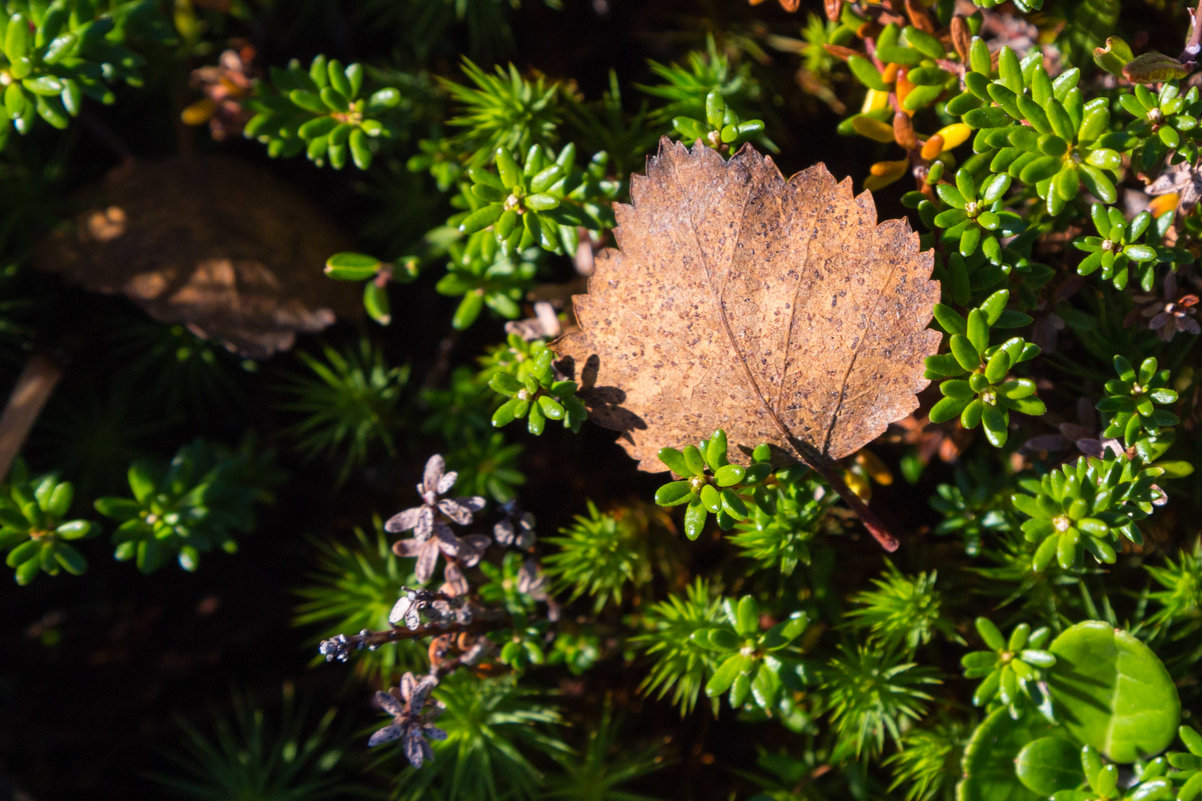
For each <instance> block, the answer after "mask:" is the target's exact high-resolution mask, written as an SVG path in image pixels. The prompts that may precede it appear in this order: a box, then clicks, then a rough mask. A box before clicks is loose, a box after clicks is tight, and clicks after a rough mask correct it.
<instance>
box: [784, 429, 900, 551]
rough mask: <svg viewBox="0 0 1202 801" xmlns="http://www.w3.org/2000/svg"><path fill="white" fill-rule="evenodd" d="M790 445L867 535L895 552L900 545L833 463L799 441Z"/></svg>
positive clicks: (793, 441) (886, 548)
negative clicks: (848, 484)
mask: <svg viewBox="0 0 1202 801" xmlns="http://www.w3.org/2000/svg"><path fill="white" fill-rule="evenodd" d="M791 444H792V445H793V449H794V450H795V451H797V455H798V456H800V457H801V458H802V461H804V462H805V463H806V464H808V465H809V466H810V467H812V468H813V469H814V470H815V471H816V472H817V473H818V475H820V476H822V477H823V478H824V479H826V483H827V484H829V485H830V486H831V489H833V490H834V491H835V492H837V493H839V497H840V498H842V499H843V501H844V502H845V503H846V504H847V505H848V506H850V507H851V510H852V511H853V512H855V513H856V517H858V518H860V522H861V523H863V524H864V528H866V529H868V533H869V534H871V535H872V537H873V539H875V540H876V541H877V542H878V543H880V545H881V547H882V548H884V549H885V550H886V551H889V552H890V553H892V552H893V551H896V550H897V549H898V546H899V545H900V543H899V542H898V541H897V537H894V536H893V534H892V533H890V531H889V527H888V526H886V525H885V524H884V523H883V522H882V521H881V519H880V518H879V517H877V516H876V512H874V511H872V509H870V508H869V507H868V504H866V503H864V501H862V500H861V499H860V496H859V495H856V494H855V493H854V492H852V490H851V487H849V486H847V482H846V481H844V480H843V476H841V475H839V468H838V467H836V466H835V463H834V462H832V461H831V460H830V459H828V458H827V457H825V456H824V455H822V454H821V453H819V452H818V451H817V450H815V449H814V448H812V447H810V446H808V445H806V444H805V443H804V442H801V441H800V440H796V439H794V440H792V442H791Z"/></svg>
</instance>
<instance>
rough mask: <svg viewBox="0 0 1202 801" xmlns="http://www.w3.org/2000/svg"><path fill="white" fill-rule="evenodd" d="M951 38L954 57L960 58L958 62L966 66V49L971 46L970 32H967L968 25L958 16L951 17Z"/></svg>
mask: <svg viewBox="0 0 1202 801" xmlns="http://www.w3.org/2000/svg"><path fill="white" fill-rule="evenodd" d="M951 37H952V47H953V48H955V50H956V55H958V56H960V60H961V61H963V62H964V63H965V64H967V63H968V48H969V46H971V45H972V32H971V31H969V30H968V23H967V22H966V21H965V19H964V17H962V16H961V15H959V14H957V15H955V16H954V17H952V24H951Z"/></svg>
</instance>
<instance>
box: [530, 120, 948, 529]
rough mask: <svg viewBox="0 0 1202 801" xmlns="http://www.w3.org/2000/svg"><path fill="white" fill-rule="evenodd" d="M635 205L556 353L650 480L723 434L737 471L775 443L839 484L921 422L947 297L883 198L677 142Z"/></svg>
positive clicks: (746, 152)
mask: <svg viewBox="0 0 1202 801" xmlns="http://www.w3.org/2000/svg"><path fill="white" fill-rule="evenodd" d="M631 200H632V203H631V205H621V204H619V205H616V206H615V214H616V217H617V221H618V227H617V229H616V231H615V232H614V236H615V239H616V242H617V245H618V249H609V250H606V251H604V252H602V253H601V254H600V255H599V257H598V258H597V262H596V271H595V272H594V274H593V275H592V277H590V279H589V284H588V288H589V292H588V294H587V295H576V296H574V298H573V302H574V305H575V309H576V319H577V321H578V322H579V325H580V328H579V329H577V330H575V331H572V332H570V333H569V334H567V335H565V336H564V337H562V338H560V339H559V340H557V341H556V342H555V343H554V344H553V347H554V348H555V350H556V351H557V352H558V353H559V355H560V356H561V357H564V358H565V359H570V365H571V367H572V369H574V371H575V373H576V374H577V377H578V378H579V379H580V380H581V382H582V391H581V395H582V397H584V399H585V401H586V403H588V404H589V406H590V409H591V418H592V419H593V420H594V422H597V423H599V424H600V425H603V426H605V427H608V428H613V429H616V430H618V431H620V432H622V437H621V440H622V444H623V447H625V448H626V450H627V452H628V453H629V454H630V455H631V456H632V457H633V458H635V459H636V460H638V462H639V467H640V468H642V469H644V470H647V471H653V472H658V471H661V470H663V469H664V468H663V465H662V464H661V463H660V462H659V460H658V459H657V456H656V455H657V453H658V452H659V450H660V448H663V447H676V448H679V447H681V446H683V445H685V444H688V443H693V442H696V441H698V440H699V439H701V438H702V437H705V436H708V435H709V434H710V433H711V432H713V431H714V430H715V429H717V428H722V429H725V431H726V433H727V437H728V439H729V441H730V443H731V445H732V449H731V450H732V456H735V457H737V455H738V452H739V448H744V449H750V448H752V447H754V446H755V445H756V444H758V443H760V442H769V443H773V444H775V445H777V446H779V447H781V448H784V449H786V450H791V451H793V452H794V453H796V454H797V455H798V456H799V457H800V458H801V459H803V460H804V461H805V462H806V463H808V464H809V465H810V466H811V467H814V468H815V469H818V470H820V471H821V472H823V474H824V476H826V477H827V478H828V480H831V476H832V475H833V474H834V473H835V472H836V471H835V470H834V469H833V467H832V464H831V463H832V462H833V461H834V460H835V459H839V458H841V457H843V456H846V455H848V454H851V453H854V452H855V451H857V450H858V449H859V448H861V447H862V446H864V445H865V444H867V443H868V442H870V441H872V440H873V439H875V438H876V437H877V436H879V435H880V434H881V433H882V432H883V431H884V430H885V428H886V426H887V425H888V424H889V423H890V422H891V421H893V420H897V419H899V418H901V417H904V416H905V415H906V414H908V413H909V412H910V411H912V410H913V409H915V408H916V407H917V406H918V401H917V399H916V398H915V393H917V392H918V391H919V390H921V389H922V388H923V387H924V386H926V384H927V380H926V379H924V378H923V360H924V359H925V358H926V357H927V356H929V355H931V354H933V353H935V351H936V350H937V348H938V346H939V334H938V332H936V331H932V330H928V329H927V327H926V326H927V323H928V322H929V321H930V318H931V309H932V306H933V305H934V303H935V302H936V301H938V300H939V284H938V282H936V281H934V280H931V278H930V275H931V267H932V261H933V259H932V256H931V254H930V253H923V252H921V251H920V250H919V244H918V236H917V234H915V233H913V232H912V231H911V230H910V227H909V224H908V223H906V222H905V221H903V220H887V221H885V222H883V223H879V224H878V223H877V220H876V208H875V206H874V204H873V202H872V197H871V196H870V195H869V194H868V193H863V194H860V195H859V196H855V197H853V195H852V190H851V183H850V181H849V180H844V181H843V182H841V183H837V182H836V181H835V179H834V178H833V177H832V176H831V174H830V173H829V172H828V171H827V169H826V167H825V166H823V165H821V164H818V165H815V166H813V167H810V168H809V169H807V170H804V171H803V172H800V173H798V174H797V175H794V176H793V177H792V178H790V179H788V180H787V181H786V180H785V178H784V177H783V176H782V175H781V173H780V171H779V170H778V169H777V168H776V165H775V164H774V163H773V162H772V160H771V159H770V158H768V157H766V156H762V155H761V154H760V153H758V152H756V150H755V149H754V148H752V147H751V146H749V145H745V146H744V147H743V148H742V149H741V150H740V151H739V152H738V153H737V154H736V155H735V156H734V157H732V158H731V159H730V160H729V161H724V160H723V159H722V157H721V156H720V155H718V154H717V153H715V152H714V151H713V150H711V149H709V148H706V147H704V146H701V145H697V146H694V148H693V149H692V150H691V151H690V150H688V149H686V148H685V147H684V146H683V145H680V144H676V143H672V142H669V141H668V140H666V139H665V140H661V142H660V150H659V153H658V155H657V156H655V157H653V158H651V159H649V160H648V164H647V174H646V176H640V175H636V176H633V177H632V179H631ZM832 483H833V482H832ZM838 484H840V485H841V484H842V481H841V480H839V481H838ZM835 489H836V490H838V491H840V494H843V490H846V487H845V486H843V487H842V489H840V487H839V486H838V485H835ZM848 494H850V493H848ZM844 497H845V498H846V495H845V496H844ZM849 502H850V499H849ZM861 506H862V504H861ZM866 511H867V510H866V509H859V508H857V512H859V513H861V517H864V513H865V512H866ZM865 522H866V523H868V524H869V527H870V528H872V526H873V524H872V522H870V521H869V520H867V519H866V520H865ZM876 533H877V532H876V531H875V530H874V534H876ZM885 536H887V535H885ZM878 538H880V537H878ZM884 542H885V541H884V540H882V544H884ZM887 547H889V546H887ZM892 547H896V543H895V542H894V544H893V546H892Z"/></svg>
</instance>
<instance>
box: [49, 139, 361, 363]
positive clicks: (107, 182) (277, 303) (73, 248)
mask: <svg viewBox="0 0 1202 801" xmlns="http://www.w3.org/2000/svg"><path fill="white" fill-rule="evenodd" d="M81 200H82V201H83V203H84V204H85V210H84V211H83V212H82V213H80V214H78V215H77V216H76V217H75V219H74V223H73V225H71V226H69V227H64V228H61V229H59V230H56V231H55V232H53V233H52V235H51V236H49V237H47V239H46V241H44V242H43V243H42V244H41V245H40V246H39V248H38V250H37V253H36V255H35V264H36V266H37V267H38V268H39V269H43V270H47V271H52V272H58V273H61V274H63V276H64V277H65V278H66V279H67V280H68V281H70V282H72V283H76V284H79V285H81V286H83V287H85V288H86V289H89V290H92V291H94V292H103V293H106V294H117V293H120V294H124V295H126V296H128V297H130V298H131V299H133V300H134V301H135V302H137V303H138V304H139V305H141V306H142V307H143V308H144V309H145V310H146V311H147V313H148V314H150V316H151V317H154V318H155V319H156V320H159V321H162V322H165V323H184V324H186V325H187V326H188V327H189V328H190V329H192V330H193V331H194V332H195V333H196V334H198V335H200V336H203V337H213V338H216V339H220V340H223V341H224V342H225V343H226V345H227V347H229V348H230V349H231V350H236V351H237V352H239V353H241V354H243V355H245V356H252V357H254V358H266V357H267V356H270V355H271V354H272V353H275V352H276V351H280V350H287V349H288V348H290V347H292V343H293V341H294V340H295V339H296V334H297V332H302V333H311V332H316V331H320V330H322V329H323V328H325V327H326V326H328V325H330V324H331V323H333V322H334V320H335V318H336V317H353V316H357V315H358V314H359V313H361V311H362V304H361V302H360V301H359V299H358V297H357V294H356V292H355V290H354V288H353V287H350V285H347V284H339V283H335V282H333V281H330V280H329V279H328V278H326V277H325V275H324V274H323V272H322V267H323V266H324V263H325V259H326V257H328V256H329V255H330V254H331V253H336V252H338V251H339V250H345V249H346V248H347V241H346V238H345V236H344V235H343V234H342V232H341V231H339V230H338V228H337V227H336V226H334V225H333V224H332V223H330V222H329V221H328V219H327V217H326V215H324V214H323V213H322V211H321V210H320V209H317V208H315V207H313V206H312V205H310V204H309V203H308V202H307V201H305V199H304V198H303V196H302V195H301V194H300V193H299V192H297V191H296V190H294V189H292V188H291V187H289V186H287V185H286V184H284V183H282V182H281V181H279V180H278V179H277V178H275V177H274V176H273V175H272V174H271V173H268V172H266V171H265V170H263V169H261V168H258V167H255V166H253V165H249V164H245V163H242V162H240V161H237V160H234V159H229V158H222V157H217V156H195V157H191V158H184V157H177V158H173V159H170V160H167V161H163V162H131V163H127V164H125V165H122V166H120V167H118V168H116V169H115V170H113V171H112V172H111V173H110V174H109V175H108V176H107V177H106V178H105V179H104V181H103V182H102V184H101V185H100V186H98V187H90V188H88V189H86V190H84V192H83V193H82V198H81Z"/></svg>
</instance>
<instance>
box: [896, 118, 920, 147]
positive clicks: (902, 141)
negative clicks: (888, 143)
mask: <svg viewBox="0 0 1202 801" xmlns="http://www.w3.org/2000/svg"><path fill="white" fill-rule="evenodd" d="M893 141H895V142H897V143H898V144H899V145H901V146H902V147H904V148H905V149H906V150H910V149H912V148H915V147H917V146H918V137H916V136H915V135H914V123H913V122H912V121H911V120H910V115H909V114H907V113H906V112H904V111H899V112H897V113H896V114H894V115H893Z"/></svg>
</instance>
